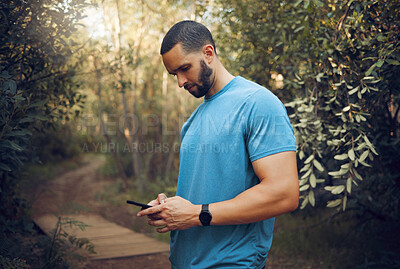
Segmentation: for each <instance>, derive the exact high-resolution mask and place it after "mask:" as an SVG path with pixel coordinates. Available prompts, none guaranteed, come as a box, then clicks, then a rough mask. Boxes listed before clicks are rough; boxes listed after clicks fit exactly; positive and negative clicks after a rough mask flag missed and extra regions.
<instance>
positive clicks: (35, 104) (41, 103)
mask: <svg viewBox="0 0 400 269" xmlns="http://www.w3.org/2000/svg"><path fill="white" fill-rule="evenodd" d="M44 104H46V100H42V101H39V102H36V103H33V104H30V105H29V107H39V106H43V105H44Z"/></svg>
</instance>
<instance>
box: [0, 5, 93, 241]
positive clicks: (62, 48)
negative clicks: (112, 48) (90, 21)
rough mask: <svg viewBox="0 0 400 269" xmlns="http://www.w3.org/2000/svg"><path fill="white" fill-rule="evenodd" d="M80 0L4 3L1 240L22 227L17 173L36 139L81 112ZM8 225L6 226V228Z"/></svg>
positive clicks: (0, 29)
mask: <svg viewBox="0 0 400 269" xmlns="http://www.w3.org/2000/svg"><path fill="white" fill-rule="evenodd" d="M87 5H88V4H87V3H85V1H84V0H81V1H80V0H79V1H64V2H63V3H60V2H59V1H52V0H47V1H40V0H34V1H22V0H21V1H20V0H15V1H14V0H13V1H3V2H1V3H0V21H1V25H0V86H1V88H0V96H1V98H0V179H1V183H0V190H1V191H0V202H1V204H2V206H1V209H0V212H1V214H0V216H1V217H0V218H1V220H0V222H1V223H2V225H1V231H0V232H1V236H2V238H3V236H4V234H3V233H6V232H9V231H10V230H12V229H13V227H14V225H19V224H20V222H21V218H22V217H24V214H25V213H24V210H23V209H24V208H23V206H24V201H23V200H21V199H20V198H19V197H18V194H16V193H15V190H14V188H15V186H16V185H17V184H18V177H17V175H18V172H19V170H20V169H21V167H22V166H23V164H24V163H26V162H28V161H30V160H32V159H34V158H35V156H37V155H36V154H35V152H34V151H33V150H32V144H31V142H32V138H34V137H35V136H37V134H38V133H40V132H42V131H43V130H46V129H48V128H50V127H51V126H56V125H57V124H59V123H61V122H63V121H68V120H69V119H71V118H72V117H74V116H75V115H76V114H78V113H79V110H80V107H79V105H81V103H82V101H83V99H84V96H83V95H82V94H80V93H79V92H78V91H77V87H78V85H77V82H76V80H75V79H74V78H73V75H74V73H75V71H74V70H75V66H74V63H73V62H71V58H70V57H71V56H72V55H73V54H74V53H77V52H78V51H79V49H80V48H81V45H80V44H78V43H76V42H75V41H74V39H73V38H72V37H73V35H74V32H76V30H77V27H78V25H77V24H78V22H79V19H80V18H81V17H82V11H83V9H84V8H85V7H86V6H87ZM3 224H6V225H3Z"/></svg>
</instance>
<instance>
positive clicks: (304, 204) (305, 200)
mask: <svg viewBox="0 0 400 269" xmlns="http://www.w3.org/2000/svg"><path fill="white" fill-rule="evenodd" d="M307 204H308V195H307V196H306V198H304V200H303V202H302V203H301V206H300V209H304V208H305V207H306V206H307Z"/></svg>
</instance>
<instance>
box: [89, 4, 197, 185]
mask: <svg viewBox="0 0 400 269" xmlns="http://www.w3.org/2000/svg"><path fill="white" fill-rule="evenodd" d="M97 3H98V7H97V8H96V9H94V8H93V10H91V11H90V12H93V13H96V14H99V19H98V20H96V26H97V27H96V26H92V27H88V28H87V29H86V30H85V31H82V34H83V35H90V34H91V33H90V31H92V32H94V33H96V29H99V28H100V27H98V26H99V25H101V27H102V28H104V31H103V32H101V33H99V32H97V34H96V35H94V34H93V38H92V39H91V40H90V41H89V43H88V44H89V46H88V48H87V50H86V48H85V53H86V54H88V55H90V58H89V61H86V62H85V63H84V65H83V66H82V69H83V70H87V71H88V70H89V71H92V73H91V74H89V75H88V76H85V77H83V79H82V88H84V89H85V91H86V92H88V95H89V96H88V100H89V101H88V103H89V104H88V105H87V106H86V107H85V111H84V114H83V115H82V117H81V119H82V122H81V126H82V129H81V132H82V133H84V134H85V135H86V134H87V135H88V136H91V137H92V138H93V140H96V141H98V142H95V143H87V144H85V145H84V147H85V151H89V152H93V151H96V152H99V151H101V153H106V154H109V155H110V156H111V157H112V158H113V159H112V160H113V162H114V163H115V169H111V170H109V172H113V173H115V175H116V176H117V177H119V178H120V179H122V180H123V181H124V175H121V174H125V175H126V177H127V178H128V179H129V180H130V181H133V182H135V184H130V182H128V184H125V183H124V182H123V185H124V186H123V188H125V187H126V186H132V187H133V188H135V189H140V188H141V187H140V185H142V188H145V189H146V188H148V186H150V185H151V184H158V182H157V178H161V179H162V181H163V182H164V183H166V184H167V185H169V186H171V185H175V184H176V180H177V174H178V172H177V171H178V161H179V156H178V149H179V143H180V140H179V130H180V127H181V125H182V123H183V119H185V118H187V116H188V115H189V113H190V112H191V111H193V109H194V107H195V105H196V103H197V102H198V100H195V99H194V98H192V97H191V96H190V95H189V94H187V93H185V92H184V91H182V90H181V89H179V88H178V87H177V83H176V81H174V80H173V79H172V78H171V77H170V76H167V72H166V70H165V68H164V66H163V64H162V61H161V57H160V54H159V50H160V43H161V42H160V41H161V40H162V37H163V36H164V34H165V33H166V31H167V30H168V28H169V27H170V26H171V25H173V24H174V23H175V22H176V21H179V20H182V19H184V18H188V17H190V16H191V15H192V14H191V13H192V10H191V9H193V11H194V10H195V8H193V3H192V2H187V1H161V0H157V1H126V0H119V1H115V0H106V1H97ZM117 3H118V5H117ZM178 11H179V12H178ZM117 17H118V20H117ZM118 21H119V23H118ZM89 23H90V22H88V24H89ZM119 26H120V29H119V32H118V31H117V29H118V27H119ZM95 73H99V74H100V75H99V76H96V74H95ZM100 100H101V102H100ZM125 103H126V105H125ZM102 117H103V119H104V126H105V128H104V129H105V130H104V131H103V130H102V128H101V127H100V126H101V123H100V122H101V118H102ZM101 136H103V139H102V140H101V141H99V137H101ZM135 158H137V160H136V161H137V167H136V165H135ZM118 159H119V160H118ZM118 162H119V163H120V165H121V166H123V169H122V170H123V171H122V172H123V173H121V169H120V168H118V166H119V165H118V164H117V163H118ZM136 170H138V171H136ZM140 178H141V179H140ZM143 180H146V182H145V184H143ZM140 181H142V182H141V184H138V183H140ZM146 191H150V190H148V189H147V190H146Z"/></svg>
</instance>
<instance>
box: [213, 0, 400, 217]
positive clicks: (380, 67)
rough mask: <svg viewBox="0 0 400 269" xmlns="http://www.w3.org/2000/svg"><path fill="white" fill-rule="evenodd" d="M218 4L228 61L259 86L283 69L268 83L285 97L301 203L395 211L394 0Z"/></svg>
mask: <svg viewBox="0 0 400 269" xmlns="http://www.w3.org/2000/svg"><path fill="white" fill-rule="evenodd" d="M223 6H224V10H222V11H221V12H220V16H221V18H222V21H223V22H224V23H225V25H227V26H228V27H227V30H225V29H224V27H225V25H223V26H221V28H220V33H221V34H220V35H219V37H218V38H219V39H220V40H221V41H222V42H223V43H222V49H221V50H222V52H223V54H224V55H227V59H228V62H229V63H230V64H232V65H233V66H234V67H235V70H237V71H240V73H241V74H242V75H245V76H248V77H250V78H252V79H253V80H255V81H257V82H259V83H261V84H263V85H266V86H268V85H272V86H274V85H276V83H274V82H275V81H274V80H273V79H272V78H270V76H271V75H273V74H282V75H283V78H284V81H283V82H284V86H283V88H282V89H279V87H275V89H274V87H272V88H273V89H274V90H275V92H276V93H277V95H278V96H280V97H281V98H282V99H283V100H284V101H285V102H287V103H286V106H287V107H288V111H289V114H290V118H291V120H292V122H293V125H294V128H295V131H296V136H297V141H298V157H299V166H300V177H301V179H300V191H301V192H302V199H303V201H302V205H301V208H304V207H305V206H306V205H310V204H311V205H312V206H315V205H316V204H318V203H322V202H323V201H327V206H328V207H340V208H341V209H342V210H343V211H344V210H346V208H348V207H350V208H357V209H359V210H361V211H363V212H365V213H369V214H370V215H372V216H375V217H376V216H378V217H379V218H382V219H384V220H391V221H394V220H398V219H399V214H398V213H399V212H398V207H399V202H398V201H399V199H398V197H399V194H400V193H399V188H398V185H399V183H400V182H399V179H400V171H399V168H398V167H396V165H394V164H395V163H399V160H400V153H399V152H398V151H397V150H396V147H398V145H399V141H400V139H399V137H400V129H399V122H400V120H399V105H398V104H399V100H400V89H399V85H400V53H399V48H400V41H399V40H400V39H399V37H400V29H399V23H400V15H399V14H400V12H399V11H400V10H399V9H400V7H399V5H398V3H396V1H384V0H382V1H353V0H351V1H336V0H326V1H318V0H298V1H268V3H265V2H255V3H253V2H252V3H251V5H250V4H249V1H229V5H227V3H226V2H225V1H224V5H223ZM228 37H229V39H228ZM224 42H225V43H224ZM226 42H229V46H227V45H226V44H228V43H226ZM294 96H297V97H294ZM384 182H385V183H384ZM382 183H384V184H385V187H383V186H382ZM364 217H365V216H364Z"/></svg>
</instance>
